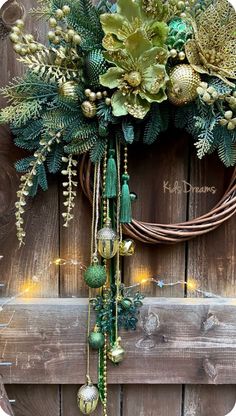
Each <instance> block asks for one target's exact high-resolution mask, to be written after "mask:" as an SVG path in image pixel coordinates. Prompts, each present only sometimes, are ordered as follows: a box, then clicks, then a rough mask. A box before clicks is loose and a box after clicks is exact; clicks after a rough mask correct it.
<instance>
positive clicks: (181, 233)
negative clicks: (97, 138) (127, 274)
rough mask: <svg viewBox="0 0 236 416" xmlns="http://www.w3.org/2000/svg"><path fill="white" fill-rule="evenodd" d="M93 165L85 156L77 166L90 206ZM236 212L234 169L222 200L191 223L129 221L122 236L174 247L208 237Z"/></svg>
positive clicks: (235, 175)
mask: <svg viewBox="0 0 236 416" xmlns="http://www.w3.org/2000/svg"><path fill="white" fill-rule="evenodd" d="M91 176H93V165H92V163H91V161H90V160H89V158H88V157H87V155H84V156H83V158H82V162H81V165H80V185H81V188H82V190H83V192H84V194H85V195H86V196H87V198H88V199H89V201H90V202H91V203H92V198H93V194H92V187H91V185H92V181H91ZM235 212H236V169H234V170H233V174H232V177H231V179H230V183H229V185H228V188H227V189H226V191H225V193H224V195H223V196H222V198H221V200H220V201H219V202H218V203H217V204H216V205H215V206H214V207H213V208H212V209H211V210H210V211H209V212H207V213H206V214H204V215H201V216H200V217H197V218H194V219H193V220H191V221H185V222H179V223H176V224H156V223H149V222H144V221H140V220H137V219H135V218H132V222H131V223H129V224H124V225H123V231H124V233H125V235H127V236H129V237H131V238H134V239H135V240H138V241H140V242H142V243H145V244H175V243H181V242H182V241H187V240H191V239H192V238H194V237H197V236H199V235H202V234H207V233H209V232H210V231H212V230H214V229H215V228H217V227H219V225H221V224H223V223H224V222H225V221H227V220H228V219H229V218H231V217H232V216H233V215H234V214H235Z"/></svg>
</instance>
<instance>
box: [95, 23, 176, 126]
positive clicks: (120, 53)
mask: <svg viewBox="0 0 236 416" xmlns="http://www.w3.org/2000/svg"><path fill="white" fill-rule="evenodd" d="M104 56H105V58H106V59H107V61H108V62H111V63H113V64H115V65H116V66H115V67H112V68H109V69H108V71H107V72H106V73H105V74H104V75H101V76H100V83H101V84H102V85H103V86H105V87H109V88H111V89H113V88H116V89H117V90H116V91H115V92H114V94H113V95H112V100H111V103H112V107H113V114H114V115H115V116H123V115H126V114H128V113H129V114H131V115H133V116H134V117H136V118H140V119H142V118H143V117H144V116H145V115H146V113H147V112H148V110H149V108H150V104H151V103H152V102H159V103H160V102H162V101H164V100H166V98H167V97H166V94H165V87H166V82H167V80H168V76H167V73H166V69H165V65H164V63H165V62H166V59H167V58H166V51H165V50H164V52H163V48H160V47H152V43H151V42H150V41H149V40H148V39H147V38H145V37H144V36H143V32H142V31H141V30H140V29H139V30H137V31H136V32H135V33H134V34H132V35H130V36H129V37H128V38H127V39H126V41H125V43H124V49H119V50H116V51H107V52H105V53H104Z"/></svg>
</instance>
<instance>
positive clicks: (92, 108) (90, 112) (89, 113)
mask: <svg viewBox="0 0 236 416" xmlns="http://www.w3.org/2000/svg"><path fill="white" fill-rule="evenodd" d="M81 108H82V111H83V115H84V116H85V117H87V118H93V117H95V115H96V111H97V107H96V105H95V104H94V103H91V102H90V101H84V102H83V103H82V104H81Z"/></svg>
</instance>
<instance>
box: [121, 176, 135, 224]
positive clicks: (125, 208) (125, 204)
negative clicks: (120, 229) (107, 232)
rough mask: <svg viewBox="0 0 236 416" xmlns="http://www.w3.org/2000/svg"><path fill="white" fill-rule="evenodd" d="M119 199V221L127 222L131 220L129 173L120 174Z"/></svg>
mask: <svg viewBox="0 0 236 416" xmlns="http://www.w3.org/2000/svg"><path fill="white" fill-rule="evenodd" d="M122 182H123V185H122V188H121V201H120V222H121V223H122V224H127V223H129V222H131V220H132V215H131V198H130V191H129V184H128V182H129V175H128V174H126V173H124V174H123V175H122Z"/></svg>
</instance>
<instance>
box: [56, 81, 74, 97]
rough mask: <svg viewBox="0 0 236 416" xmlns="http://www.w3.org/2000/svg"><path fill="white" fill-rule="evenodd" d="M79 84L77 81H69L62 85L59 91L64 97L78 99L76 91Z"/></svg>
mask: <svg viewBox="0 0 236 416" xmlns="http://www.w3.org/2000/svg"><path fill="white" fill-rule="evenodd" d="M77 86H78V84H77V82H75V81H67V82H64V83H63V84H61V85H60V87H59V93H60V94H61V95H62V96H63V97H67V98H70V99H71V100H75V101H76V100H77V99H78V93H77V92H76V88H77Z"/></svg>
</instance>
